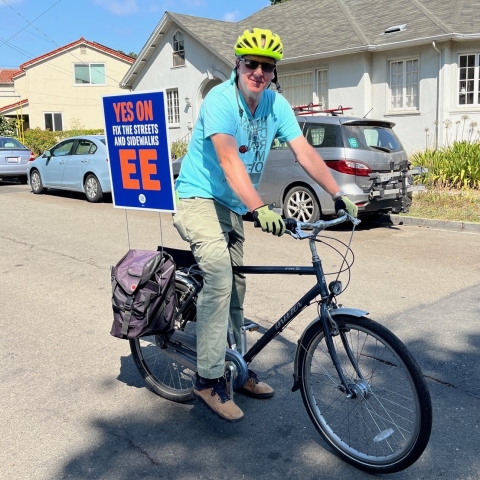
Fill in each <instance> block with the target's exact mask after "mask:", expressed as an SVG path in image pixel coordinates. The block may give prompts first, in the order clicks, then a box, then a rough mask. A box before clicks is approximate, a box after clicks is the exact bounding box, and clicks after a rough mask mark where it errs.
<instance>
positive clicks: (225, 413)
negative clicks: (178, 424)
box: [193, 379, 243, 423]
mask: <svg viewBox="0 0 480 480" xmlns="http://www.w3.org/2000/svg"><path fill="white" fill-rule="evenodd" d="M193 394H194V395H195V396H196V397H197V398H198V400H199V401H200V403H202V404H203V405H204V406H205V407H207V408H208V409H209V410H210V411H211V412H212V413H213V414H214V415H215V416H217V417H218V418H220V419H221V420H226V421H227V422H231V423H236V422H240V421H241V420H243V412H242V410H241V409H240V408H239V407H238V406H237V405H236V404H235V403H234V401H233V400H231V399H230V396H229V395H228V393H227V392H226V390H225V385H224V382H222V379H220V380H219V381H218V382H217V383H214V384H213V385H208V386H205V387H203V386H201V385H199V383H198V382H197V383H196V384H195V387H194V388H193Z"/></svg>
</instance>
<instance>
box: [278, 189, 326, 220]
mask: <svg viewBox="0 0 480 480" xmlns="http://www.w3.org/2000/svg"><path fill="white" fill-rule="evenodd" d="M283 215H284V216H285V218H294V219H295V220H297V221H299V222H309V223H313V222H316V221H317V220H320V205H319V203H318V200H317V197H316V195H315V193H313V191H312V190H310V188H308V187H303V186H296V187H293V188H291V189H290V190H289V191H288V192H287V195H286V196H285V201H284V203H283Z"/></svg>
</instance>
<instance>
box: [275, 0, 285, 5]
mask: <svg viewBox="0 0 480 480" xmlns="http://www.w3.org/2000/svg"><path fill="white" fill-rule="evenodd" d="M289 1H290V0H270V3H271V4H272V5H276V4H277V3H285V2H289Z"/></svg>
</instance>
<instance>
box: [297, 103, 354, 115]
mask: <svg viewBox="0 0 480 480" xmlns="http://www.w3.org/2000/svg"><path fill="white" fill-rule="evenodd" d="M322 107H323V104H322V103H309V104H308V105H298V106H296V107H292V109H293V112H294V113H295V115H314V114H316V113H325V114H327V115H331V116H332V117H337V116H338V115H343V112H344V111H345V110H351V109H352V107H342V106H341V105H339V106H338V108H327V109H325V110H321V108H322Z"/></svg>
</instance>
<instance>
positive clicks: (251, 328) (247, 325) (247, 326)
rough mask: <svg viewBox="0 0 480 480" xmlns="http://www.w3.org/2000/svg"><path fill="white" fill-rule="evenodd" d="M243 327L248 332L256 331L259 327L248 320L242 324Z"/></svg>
mask: <svg viewBox="0 0 480 480" xmlns="http://www.w3.org/2000/svg"><path fill="white" fill-rule="evenodd" d="M243 328H244V329H245V330H248V331H249V332H256V331H257V330H258V329H259V328H260V325H259V324H258V323H255V322H250V321H248V322H245V323H244V324H243Z"/></svg>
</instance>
